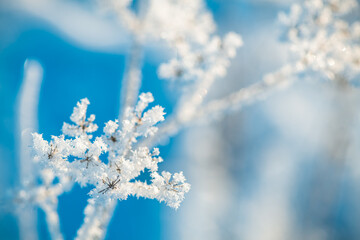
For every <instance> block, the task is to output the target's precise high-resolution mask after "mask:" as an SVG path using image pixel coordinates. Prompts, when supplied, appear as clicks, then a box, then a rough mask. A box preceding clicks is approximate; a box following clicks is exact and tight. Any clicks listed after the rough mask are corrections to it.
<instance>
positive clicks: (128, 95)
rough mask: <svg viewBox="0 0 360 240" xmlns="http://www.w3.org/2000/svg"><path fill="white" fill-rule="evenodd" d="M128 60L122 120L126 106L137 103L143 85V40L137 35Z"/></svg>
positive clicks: (123, 81) (120, 118) (122, 103)
mask: <svg viewBox="0 0 360 240" xmlns="http://www.w3.org/2000/svg"><path fill="white" fill-rule="evenodd" d="M127 61H128V65H127V66H126V69H125V73H124V77H123V80H122V85H121V86H122V89H121V95H120V96H121V99H120V115H119V120H120V121H121V120H122V119H123V116H124V112H125V110H126V108H128V107H133V106H134V105H135V103H136V99H137V96H138V95H139V89H140V87H141V78H142V74H141V68H142V61H143V50H142V43H141V40H140V39H139V37H137V36H134V43H133V46H132V48H131V52H130V54H129V57H128V60H127Z"/></svg>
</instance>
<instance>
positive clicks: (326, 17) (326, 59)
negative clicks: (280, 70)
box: [279, 0, 360, 81]
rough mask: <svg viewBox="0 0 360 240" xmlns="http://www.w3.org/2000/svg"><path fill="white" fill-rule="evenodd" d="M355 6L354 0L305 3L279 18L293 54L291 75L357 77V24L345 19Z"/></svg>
mask: <svg viewBox="0 0 360 240" xmlns="http://www.w3.org/2000/svg"><path fill="white" fill-rule="evenodd" d="M356 7H358V3H357V1H356V0H307V1H304V3H303V4H301V5H300V4H294V5H292V7H291V11H290V13H289V14H288V15H287V14H285V13H281V14H280V15H279V19H280V22H281V23H282V24H283V25H284V27H285V29H286V30H285V34H286V37H287V39H288V41H289V43H290V48H291V50H292V51H293V52H294V54H295V59H296V60H295V62H294V63H293V64H292V65H291V69H292V71H293V73H295V74H300V73H304V72H307V73H309V74H311V75H310V76H312V77H318V78H321V79H325V80H326V79H329V80H341V79H346V80H349V81H351V80H353V78H354V77H356V76H357V74H359V72H360V46H359V43H360V40H359V39H360V23H359V22H358V21H355V22H349V21H348V20H347V19H346V16H347V15H348V14H349V13H351V11H352V10H353V9H354V8H356ZM289 68H290V67H289ZM290 72H291V70H290Z"/></svg>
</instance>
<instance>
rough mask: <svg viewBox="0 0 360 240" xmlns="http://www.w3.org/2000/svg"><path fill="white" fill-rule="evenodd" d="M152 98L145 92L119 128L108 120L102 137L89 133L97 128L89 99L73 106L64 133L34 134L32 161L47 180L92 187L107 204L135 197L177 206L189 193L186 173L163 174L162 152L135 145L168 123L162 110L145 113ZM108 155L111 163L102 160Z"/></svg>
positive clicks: (157, 108) (95, 197)
mask: <svg viewBox="0 0 360 240" xmlns="http://www.w3.org/2000/svg"><path fill="white" fill-rule="evenodd" d="M153 100H154V99H153V97H152V95H151V94H150V93H146V94H145V93H143V94H141V95H140V100H139V102H138V104H137V105H136V107H135V109H134V108H128V109H127V111H126V117H125V119H124V120H123V122H122V125H121V127H120V126H119V123H118V121H109V122H107V123H106V124H105V127H104V128H103V132H104V134H103V135H102V136H100V137H96V138H95V139H94V137H93V136H92V135H91V134H92V133H93V132H95V131H96V130H97V128H98V127H97V125H96V124H95V123H94V120H95V115H93V114H92V115H90V117H88V118H86V112H87V107H88V105H89V100H88V99H86V98H85V99H82V100H81V101H80V102H78V104H77V106H76V107H75V108H74V111H73V113H72V115H71V117H70V119H71V121H72V122H73V124H68V123H64V125H63V128H62V131H63V134H64V135H61V136H52V139H51V141H46V140H44V139H43V137H42V135H41V134H38V133H34V134H33V138H34V150H35V157H34V160H35V162H36V163H37V164H39V166H40V169H41V170H42V172H44V173H45V172H46V173H47V174H46V176H45V174H43V176H44V178H43V179H44V181H46V182H47V183H51V182H53V181H54V179H55V178H57V179H61V180H62V179H70V181H72V182H76V183H79V184H80V185H81V186H87V185H92V186H94V189H92V190H91V192H90V193H89V194H90V196H91V197H92V198H94V199H98V200H101V201H103V202H104V203H106V202H107V201H108V200H111V199H114V200H116V199H119V200H123V199H126V198H127V197H128V196H131V195H133V196H137V197H144V198H151V199H154V198H155V199H158V200H159V201H160V202H162V201H164V202H166V204H167V205H169V206H170V207H173V208H178V207H179V205H180V203H181V201H182V200H183V199H184V194H185V193H186V192H188V191H189V189H190V185H189V184H188V183H186V182H185V177H184V176H183V173H182V172H180V173H175V174H173V175H172V174H171V173H169V172H165V171H163V172H162V173H160V174H159V173H158V172H157V171H158V163H160V162H162V161H163V160H162V158H161V157H159V154H160V152H159V149H157V148H154V149H152V150H151V151H150V150H149V149H148V148H147V147H134V144H136V142H137V140H138V139H139V138H141V137H147V136H149V135H153V134H154V133H155V132H156V131H157V128H156V127H155V126H154V125H156V124H157V123H158V122H160V121H163V120H164V114H165V113H164V111H163V108H162V107H160V106H155V107H153V108H151V109H149V110H147V111H145V109H146V108H147V106H148V104H149V103H151V102H153ZM105 153H107V154H108V156H107V162H106V161H104V159H103V158H105ZM146 169H148V170H149V171H150V176H151V183H147V182H141V181H138V180H136V178H137V177H138V176H139V175H140V174H141V173H143V172H145V170H146ZM62 181H64V180H62Z"/></svg>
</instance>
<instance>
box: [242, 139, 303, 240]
mask: <svg viewBox="0 0 360 240" xmlns="http://www.w3.org/2000/svg"><path fill="white" fill-rule="evenodd" d="M259 161H260V162H261V164H260V167H259V170H258V173H257V176H258V177H259V178H258V180H257V184H256V185H255V189H253V190H254V192H253V193H252V194H250V195H247V196H244V198H245V199H244V200H242V201H241V202H240V214H239V228H238V229H237V230H238V232H237V234H238V237H239V239H247V240H282V239H284V240H285V239H291V236H292V232H293V229H294V216H293V213H292V211H291V208H292V206H291V196H292V194H293V191H292V189H294V182H295V180H296V179H295V178H296V177H295V176H296V174H295V173H296V165H297V157H296V153H294V151H291V150H289V149H288V146H287V143H286V141H278V142H275V143H272V144H270V145H268V146H267V148H266V149H265V150H264V151H263V154H262V157H261V159H259Z"/></svg>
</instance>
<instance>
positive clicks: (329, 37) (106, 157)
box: [15, 0, 360, 239]
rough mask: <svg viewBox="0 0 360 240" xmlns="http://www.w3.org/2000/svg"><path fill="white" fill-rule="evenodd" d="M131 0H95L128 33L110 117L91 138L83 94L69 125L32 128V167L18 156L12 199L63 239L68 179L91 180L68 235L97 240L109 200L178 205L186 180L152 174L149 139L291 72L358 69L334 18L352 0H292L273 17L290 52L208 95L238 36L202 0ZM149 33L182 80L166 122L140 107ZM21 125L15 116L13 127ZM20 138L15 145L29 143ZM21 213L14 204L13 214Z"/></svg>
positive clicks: (351, 30) (352, 46)
mask: <svg viewBox="0 0 360 240" xmlns="http://www.w3.org/2000/svg"><path fill="white" fill-rule="evenodd" d="M131 2H132V1H129V0H127V1H115V0H108V1H103V2H101V3H102V5H103V6H106V7H107V8H109V9H110V10H111V11H112V12H113V13H115V16H116V17H117V19H118V20H119V21H120V22H121V23H122V25H123V26H124V27H125V28H126V29H127V30H128V31H129V32H130V34H131V36H132V37H133V47H132V50H131V51H130V53H129V59H128V61H127V68H126V70H125V74H124V78H123V83H122V92H121V94H120V95H121V101H120V102H121V104H120V105H121V110H120V117H119V121H118V120H115V121H109V122H107V123H106V124H105V127H104V128H103V134H102V135H101V136H99V137H94V136H92V134H93V133H94V132H95V131H96V130H97V128H98V126H97V125H96V124H95V123H94V121H95V115H89V116H87V107H88V105H89V100H88V99H86V98H85V99H82V100H81V101H80V102H79V103H78V104H77V106H76V107H75V108H74V111H73V114H72V115H71V118H70V119H71V121H72V123H71V124H69V123H64V125H63V128H62V132H63V135H60V136H53V137H52V139H51V141H46V140H44V139H43V136H42V135H41V134H38V133H34V134H33V150H34V154H35V157H34V160H35V163H34V164H35V167H34V168H31V169H34V170H33V171H30V173H29V172H26V170H27V169H30V168H29V167H28V166H31V164H32V163H31V162H29V161H28V159H30V157H27V156H25V155H24V157H22V161H21V164H20V165H21V166H20V167H21V168H22V170H23V171H22V173H21V184H22V186H23V188H22V190H20V191H19V192H18V194H15V195H16V197H15V198H16V200H19V202H22V203H26V204H29V205H31V206H39V207H40V208H42V209H43V210H44V212H45V214H46V220H47V224H48V227H49V232H50V234H51V236H52V238H53V239H62V238H63V237H62V234H61V232H60V227H59V226H60V224H59V217H58V214H57V203H58V197H59V196H60V195H61V194H62V193H64V192H65V191H69V190H71V189H72V186H73V185H74V184H75V183H77V184H80V185H81V186H93V189H92V190H91V191H90V192H89V195H90V199H89V201H88V205H87V206H86V208H85V211H84V213H85V219H84V222H83V224H82V226H81V227H80V229H79V230H78V232H77V239H102V238H104V236H105V233H106V229H107V224H108V222H109V220H110V218H111V216H112V214H113V211H114V209H115V206H116V203H117V200H124V199H126V198H127V197H128V196H137V197H144V198H151V199H157V200H159V201H160V202H165V203H166V204H167V205H169V206H170V207H173V208H178V207H179V205H180V203H181V202H182V201H183V199H184V194H185V193H186V192H188V191H189V189H190V185H189V184H188V183H186V182H185V178H184V176H183V174H182V172H180V173H175V174H173V175H172V174H170V173H168V172H162V173H158V163H160V162H161V161H162V158H161V157H159V150H158V149H157V148H154V147H155V146H156V145H157V144H158V143H159V141H160V140H161V139H163V138H168V137H171V136H173V135H175V134H176V133H177V132H178V131H179V130H181V129H182V128H185V127H187V126H189V125H191V124H194V123H195V122H198V121H199V120H204V119H205V120H209V119H210V120H211V119H212V117H213V116H222V115H223V113H224V112H228V111H231V110H234V109H236V108H239V107H241V106H243V105H244V104H246V103H250V102H254V101H255V100H257V99H261V98H262V97H263V96H264V95H266V94H268V93H269V92H271V91H272V90H274V89H276V88H277V87H279V86H282V85H283V84H284V83H289V82H291V81H290V80H291V79H292V78H293V77H294V76H296V75H298V74H300V73H309V72H314V73H317V74H320V75H321V76H322V77H324V76H325V77H326V78H330V79H339V78H344V77H346V78H348V79H349V80H350V79H351V77H352V76H355V75H356V74H357V73H358V72H359V69H360V65H359V64H360V60H359V46H358V43H359V40H358V39H359V36H360V27H359V23H353V24H351V25H350V24H348V23H347V22H346V21H345V20H342V17H343V16H344V15H345V14H347V13H349V11H350V9H351V8H352V7H354V6H356V2H355V1H354V0H341V1H340V0H308V1H305V2H304V3H303V5H294V6H293V7H292V10H291V12H290V14H289V15H286V14H282V15H280V19H281V22H282V23H283V24H284V25H285V29H286V33H287V37H288V40H289V43H290V45H291V49H292V50H294V52H295V53H296V57H295V58H294V59H295V60H294V61H292V62H290V63H289V64H287V65H286V66H284V67H283V68H282V69H280V70H279V71H277V72H275V73H272V74H269V75H267V76H265V78H264V79H263V81H259V82H257V83H255V84H253V85H250V86H248V87H245V88H242V89H240V90H238V91H235V92H233V93H231V94H229V95H227V96H225V97H223V98H219V99H211V98H210V97H209V96H208V92H209V91H210V90H211V87H212V85H213V83H214V82H215V81H216V80H218V79H221V78H223V77H225V76H226V73H227V69H228V67H229V66H230V63H231V59H233V58H234V57H235V55H236V52H237V49H238V48H239V47H241V46H242V44H243V42H242V39H241V37H240V36H239V35H238V34H236V33H233V32H230V33H227V34H225V36H223V37H220V36H217V35H216V34H215V23H214V21H213V19H212V16H211V14H210V13H209V12H208V11H207V10H206V8H205V6H204V3H203V1H201V0H148V1H137V2H138V3H139V4H140V6H139V9H138V11H137V12H134V10H133V8H132V7H131ZM157 41H161V42H162V43H165V46H166V47H167V48H168V49H166V50H170V51H169V52H170V53H171V54H172V55H171V57H170V58H169V59H168V61H167V62H165V63H162V64H160V66H159V68H158V75H159V78H161V79H166V80H168V81H170V82H173V83H181V86H183V87H182V88H181V89H180V91H179V92H180V94H179V95H180V96H179V101H178V102H177V103H176V104H175V107H174V111H173V113H172V115H171V116H169V117H168V118H167V120H166V121H164V111H163V108H161V107H160V106H155V107H153V108H151V109H148V110H146V109H147V107H148V105H149V104H150V103H151V102H153V101H154V99H153V96H152V95H151V93H142V94H140V95H139V88H140V85H141V80H142V76H141V69H142V67H141V64H142V55H143V54H142V49H143V47H144V45H145V42H146V43H147V44H151V43H154V42H157ZM25 75H26V74H25ZM38 85H39V86H40V84H38ZM24 88H25V90H26V89H28V90H29V89H30V88H29V87H27V88H26V87H24ZM35 90H36V89H35ZM25 92H26V91H25ZM34 92H38V91H34ZM37 94H38V93H37ZM30 95H31V94H30ZM33 95H34V96H32V95H31V96H32V97H27V98H31V99H36V94H35V93H34V94H33ZM24 96H26V94H24ZM138 98H139V101H138V102H137V104H136V99H138ZM22 102H23V103H24V106H23V107H22V108H21V109H23V111H24V112H26V109H28V107H27V106H26V103H27V101H26V97H24V99H23V101H22ZM32 104H33V105H34V106H35V105H36V103H32ZM34 106H33V107H34ZM29 109H30V108H29ZM34 109H35V108H34ZM20 112H21V111H20ZM26 115H27V114H21V113H20V114H19V116H20V117H19V118H20V119H27V118H25V117H24V116H26ZM34 116H36V114H34ZM34 119H35V117H34ZM33 122H35V120H33ZM158 123H159V125H157V124H158ZM34 124H35V123H34ZM34 124H33V125H34ZM25 125H26V124H20V126H21V127H20V130H21V131H22V130H23V129H24V126H25ZM30 125H31V124H30ZM26 127H27V128H28V126H27V125H26ZM23 140H24V141H23V144H22V147H23V146H25V145H28V144H27V143H28V141H25V140H26V139H23ZM25 166H26V167H25ZM31 167H32V166H31ZM34 171H35V173H34ZM144 171H149V173H150V178H151V181H150V182H145V181H144V182H141V181H138V180H137V177H138V176H139V175H140V174H141V173H142V172H144ZM34 176H35V177H34ZM35 178H37V179H35ZM37 180H39V181H37ZM38 182H39V183H40V184H38ZM24 212H25V211H24ZM24 212H21V211H20V214H19V215H20V217H19V219H20V221H21V219H22V218H23V216H24V214H23V213H24ZM29 222H30V221H23V224H20V225H21V226H20V228H21V229H25V228H26V225H27V224H28V223H29ZM28 228H31V227H28ZM32 229H34V227H32ZM20 231H22V232H24V233H25V232H26V231H25V230H20ZM26 234H27V232H26ZM33 235H35V234H33ZM26 237H27V236H26Z"/></svg>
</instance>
